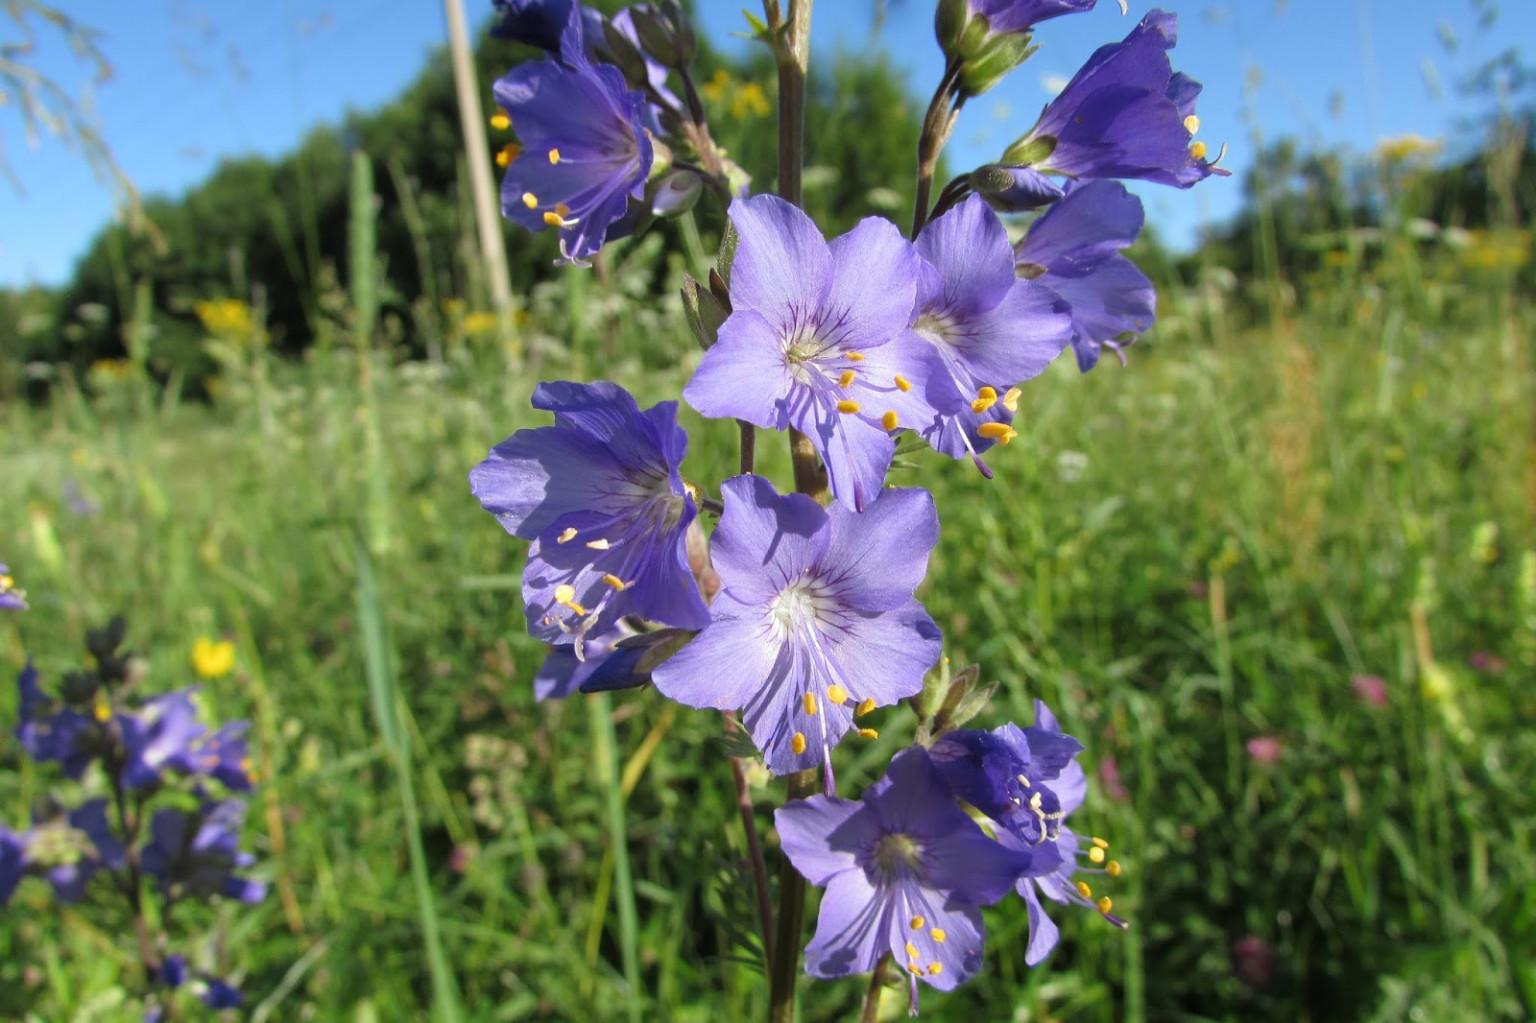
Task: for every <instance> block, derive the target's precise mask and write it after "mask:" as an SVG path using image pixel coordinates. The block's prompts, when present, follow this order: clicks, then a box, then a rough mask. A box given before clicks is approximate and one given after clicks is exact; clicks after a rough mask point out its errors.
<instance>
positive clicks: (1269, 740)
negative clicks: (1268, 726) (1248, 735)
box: [1247, 735, 1285, 767]
mask: <svg viewBox="0 0 1536 1023" xmlns="http://www.w3.org/2000/svg"><path fill="white" fill-rule="evenodd" d="M1247 749H1248V759H1249V760H1252V761H1253V762H1254V763H1255V764H1260V765H1263V766H1265V767H1268V766H1269V765H1271V764H1278V763H1279V762H1280V758H1281V757H1283V756H1285V743H1283V742H1281V741H1280V740H1279V739H1277V738H1275V737H1274V736H1273V735H1255V736H1254V737H1253V738H1252V739H1249V740H1248V743H1247Z"/></svg>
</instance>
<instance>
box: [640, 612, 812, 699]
mask: <svg viewBox="0 0 1536 1023" xmlns="http://www.w3.org/2000/svg"><path fill="white" fill-rule="evenodd" d="M711 613H712V614H713V616H714V618H713V620H712V621H711V622H710V623H709V625H708V626H707V627H705V629H704V631H703V632H700V633H699V634H698V635H697V636H695V637H694V638H693V639H692V640H690V641H689V643H688V645H687V646H685V647H683V648H682V649H681V650H679V651H678V652H677V653H675V654H673V655H672V656H671V657H669V658H668V659H667V660H666V661H665V662H663V663H662V664H661V665H660V666H659V667H658V668H657V669H656V671H655V673H654V675H653V681H654V682H655V683H656V688H657V689H658V690H660V691H661V693H662V695H663V696H666V697H667V698H668V699H672V700H676V701H677V702H678V703H681V704H685V705H687V706H689V707H708V708H713V709H715V710H739V709H740V708H742V707H744V706H746V705H747V703H748V702H749V701H750V700H751V699H752V697H753V695H754V694H755V693H756V692H757V691H758V690H759V689H761V688H762V687H763V686H765V685H768V684H770V683H771V681H772V680H773V679H774V678H775V677H777V676H779V675H781V674H782V673H783V671H784V670H785V669H784V664H785V662H787V660H788V654H787V652H786V651H785V650H784V648H783V646H782V644H780V643H779V642H777V640H776V638H775V637H774V635H773V632H772V630H771V629H769V627H768V624H767V622H766V621H764V616H763V614H762V611H761V609H759V608H756V607H751V606H748V605H745V604H742V603H740V602H739V601H737V600H735V599H733V598H732V597H731V595H730V594H729V593H725V592H722V593H720V594H719V595H717V596H716V597H715V601H714V604H713V606H712V607H711Z"/></svg>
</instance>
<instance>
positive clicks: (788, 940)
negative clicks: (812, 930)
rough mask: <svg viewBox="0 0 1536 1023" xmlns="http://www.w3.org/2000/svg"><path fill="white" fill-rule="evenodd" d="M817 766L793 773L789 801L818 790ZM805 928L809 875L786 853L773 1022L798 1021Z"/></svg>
mask: <svg viewBox="0 0 1536 1023" xmlns="http://www.w3.org/2000/svg"><path fill="white" fill-rule="evenodd" d="M816 789H817V785H816V770H815V768H811V769H809V770H805V771H796V772H795V773H794V774H792V775H790V776H789V792H788V794H787V798H786V799H785V802H786V803H789V802H793V801H794V800H796V799H804V798H806V797H807V796H812V795H815V794H816ZM804 930H805V878H803V877H801V876H800V872H799V871H798V870H796V869H795V866H794V864H792V863H790V862H789V857H788V856H785V857H783V859H782V862H781V863H780V864H779V929H778V933H777V934H776V935H775V937H774V939H773V947H774V950H775V953H776V954H775V955H774V957H773V967H772V969H770V971H769V979H770V986H769V991H770V995H769V1007H768V1019H769V1023H794V1019H795V981H796V980H797V979H798V978H799V976H800V938H801V932H802V931H804Z"/></svg>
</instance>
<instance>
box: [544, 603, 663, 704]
mask: <svg viewBox="0 0 1536 1023" xmlns="http://www.w3.org/2000/svg"><path fill="white" fill-rule="evenodd" d="M633 636H635V632H634V631H633V630H631V629H629V628H628V627H627V626H625V625H624V623H623V622H620V623H618V624H617V625H616V626H614V628H613V629H612V630H611V631H609V632H606V633H604V634H602V635H601V636H588V637H587V640H586V649H585V650H584V651H583V652H582V656H581V657H577V656H576V650H575V648H574V647H570V646H556V647H550V649H549V653H548V654H547V655H546V656H545V657H544V663H543V664H542V665H540V666H539V673H538V674H537V675H535V676H534V677H533V696H534V699H536V700H550V699H554V700H563V699H565V698H566V697H568V696H571V695H573V694H575V693H578V692H582V693H597V692H606V691H609V690H614V689H631V688H634V687H635V686H639V685H644V684H645V683H646V682H648V681H650V677H649V673H641V672H640V671H639V670H638V667H639V662H640V660H641V658H643V657H644V656H645V654H646V649H647V648H646V647H643V646H632V647H628V648H625V649H620V648H619V644H620V643H621V642H623V641H624V640H626V639H630V638H632V637H633Z"/></svg>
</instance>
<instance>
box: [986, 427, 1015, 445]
mask: <svg viewBox="0 0 1536 1023" xmlns="http://www.w3.org/2000/svg"><path fill="white" fill-rule="evenodd" d="M976 432H977V433H979V434H981V435H982V436H983V437H985V438H987V440H995V441H997V442H998V443H999V444H1007V443H1008V442H1009V441H1011V440H1013V438H1015V437H1017V436H1018V435H1019V433H1018V431H1017V430H1015V429H1014V428H1013V427H1011V426H1009V425H1008V424H1007V423H982V424H981V425H980V426H978V427H977V428H976Z"/></svg>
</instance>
